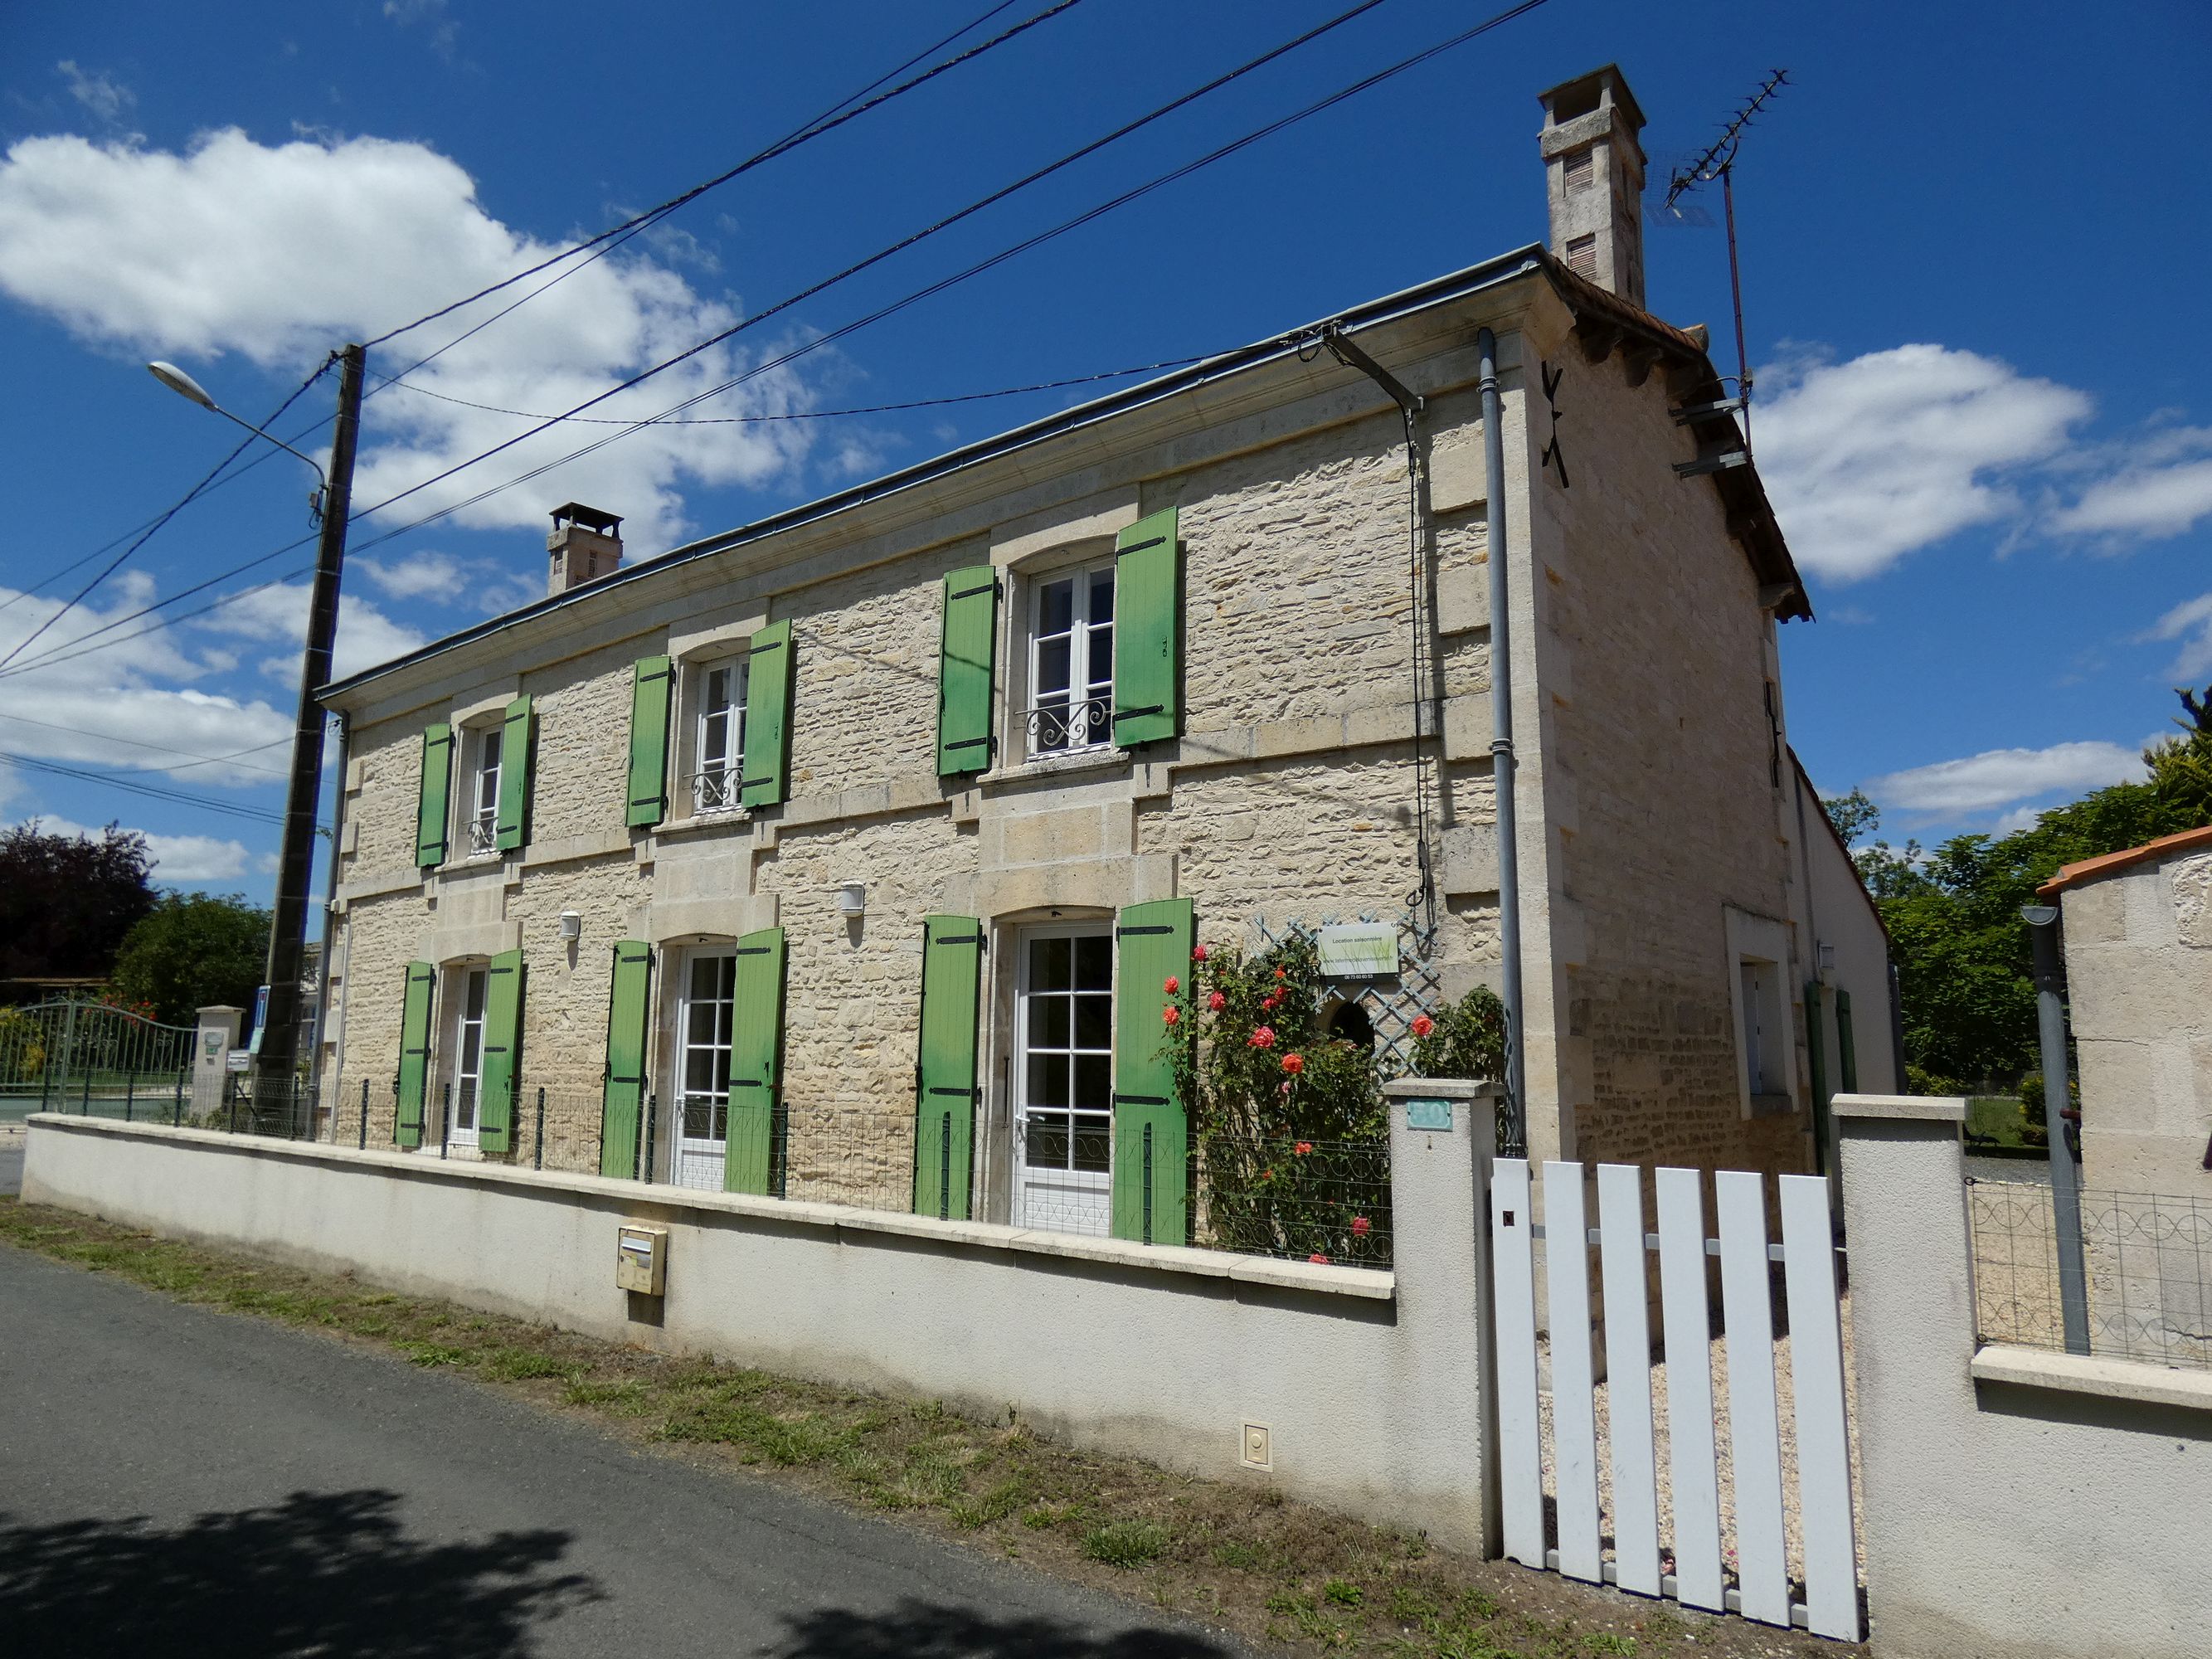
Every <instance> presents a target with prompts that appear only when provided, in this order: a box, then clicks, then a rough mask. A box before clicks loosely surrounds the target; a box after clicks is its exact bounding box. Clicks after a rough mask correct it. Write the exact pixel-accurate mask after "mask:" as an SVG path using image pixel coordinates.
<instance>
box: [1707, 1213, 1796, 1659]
mask: <svg viewBox="0 0 2212 1659" xmlns="http://www.w3.org/2000/svg"><path fill="white" fill-rule="evenodd" d="M1765 1188H1766V1182H1765V1178H1764V1177H1763V1176H1759V1175H1758V1174H1757V1173H1755V1172H1753V1171H1751V1170H1720V1171H1718V1172H1717V1173H1716V1174H1715V1175H1714V1176H1713V1196H1714V1207H1715V1209H1716V1210H1717V1212H1718V1218H1719V1221H1720V1236H1721V1310H1722V1314H1723V1317H1724V1318H1725V1319H1726V1320H1727V1321H1728V1374H1729V1375H1728V1395H1729V1448H1730V1450H1731V1453H1732V1455H1733V1459H1734V1462H1735V1565H1736V1577H1737V1581H1738V1589H1739V1590H1740V1592H1741V1595H1742V1598H1743V1615H1744V1617H1745V1618H1747V1619H1756V1620H1759V1621H1760V1622H1761V1623H1762V1624H1768V1625H1780V1626H1784V1628H1787V1627H1788V1626H1789V1624H1790V1563H1789V1557H1788V1554H1787V1552H1786V1550H1785V1548H1784V1542H1783V1535H1782V1431H1781V1424H1780V1421H1779V1419H1778V1416H1777V1413H1776V1411H1775V1405H1774V1305H1773V1301H1772V1298H1771V1296H1770V1294H1769V1292H1768V1289H1767V1273H1766V1261H1767V1258H1766V1191H1765Z"/></svg>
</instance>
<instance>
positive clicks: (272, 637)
mask: <svg viewBox="0 0 2212 1659" xmlns="http://www.w3.org/2000/svg"><path fill="white" fill-rule="evenodd" d="M307 600H308V589H307V584H306V583H304V582H284V583H280V584H278V585H277V586H274V587H263V588H258V589H255V590H253V591H251V592H245V593H241V594H240V595H239V596H238V597H237V598H236V599H230V600H228V601H226V602H225V603H224V604H222V605H220V606H218V607H217V608H216V609H215V610H213V611H210V612H208V614H207V615H206V616H205V617H201V618H200V619H199V620H198V621H197V623H195V624H194V625H195V626H196V627H199V628H204V629H210V630H211V631H213V632H216V633H219V634H229V635H236V636H237V637H239V638H241V639H248V640H266V641H274V642H276V643H281V644H282V645H283V646H285V647H287V649H286V650H285V651H283V653H279V654H278V655H276V656H273V657H267V658H264V659H263V660H262V663H261V671H262V672H263V673H264V674H267V675H269V676H270V678H274V679H276V680H279V681H282V682H283V683H284V684H289V685H292V686H297V685H298V684H299V683H300V653H301V650H302V649H303V647H304V642H305V641H306V639H307ZM422 641H423V636H422V635H420V634H418V633H416V631H415V630H414V629H411V628H409V627H407V626H406V625H405V624H404V623H396V622H394V621H392V618H391V617H387V616H386V615H385V614H384V612H382V611H379V610H378V609H377V608H376V607H375V606H374V605H371V604H370V603H369V602H368V600H367V599H356V597H354V596H353V595H352V594H350V593H348V594H344V595H343V596H342V597H341V598H340V599H339V600H338V631H337V639H336V640H335V641H333V642H332V644H331V678H333V679H343V678H346V677H347V676H348V675H349V674H357V673H359V672H360V671H362V669H364V668H373V667H374V666H375V665H377V664H378V663H380V662H389V661H391V660H392V658H394V657H399V656H404V655H405V654H406V653H408V652H410V651H412V650H414V649H415V647H417V646H419V645H421V644H422Z"/></svg>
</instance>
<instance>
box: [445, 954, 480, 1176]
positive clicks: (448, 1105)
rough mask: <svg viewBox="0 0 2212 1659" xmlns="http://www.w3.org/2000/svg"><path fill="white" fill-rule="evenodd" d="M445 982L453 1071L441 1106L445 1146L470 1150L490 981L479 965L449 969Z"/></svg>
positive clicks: (474, 1139)
mask: <svg viewBox="0 0 2212 1659" xmlns="http://www.w3.org/2000/svg"><path fill="white" fill-rule="evenodd" d="M447 986H448V990H447V1001H448V1004H449V1006H451V1007H452V1009H453V1030H452V1032H451V1034H450V1042H451V1046H450V1047H448V1048H447V1050H446V1052H447V1054H451V1055H453V1076H452V1078H451V1079H450V1082H449V1088H450V1091H451V1092H450V1095H449V1097H448V1098H447V1100H446V1101H445V1102H443V1103H442V1104H443V1106H444V1108H445V1110H446V1114H447V1117H446V1122H445V1127H444V1133H445V1144H446V1145H447V1146H449V1147H452V1146H460V1147H469V1146H475V1145H476V1144H477V1103H478V1098H479V1097H480V1095H481V1094H482V1092H483V1048H484V998H485V995H486V992H487V987H488V986H489V975H488V971H487V970H486V969H484V968H483V967H482V966H480V965H479V966H475V967H468V968H455V969H451V970H449V973H448V977H447Z"/></svg>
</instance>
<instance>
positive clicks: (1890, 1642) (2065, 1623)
mask: <svg viewBox="0 0 2212 1659" xmlns="http://www.w3.org/2000/svg"><path fill="white" fill-rule="evenodd" d="M1965 1110H1966V1103H1964V1102H1963V1101H1960V1100H1943V1099H1931V1098H1909V1097H1894V1096H1863V1095H1839V1096H1838V1097H1836V1101H1835V1114H1836V1121H1837V1127H1838V1132H1839V1137H1840V1139H1841V1143H1842V1174H1843V1186H1844V1214H1845V1219H1846V1225H1847V1229H1848V1237H1849V1239H1850V1289H1851V1308H1850V1320H1851V1333H1852V1337H1853V1347H1854V1349H1855V1351H1856V1367H1857V1381H1858V1435H1859V1452H1860V1462H1861V1466H1862V1468H1863V1494H1862V1496H1863V1516H1864V1519H1865V1537H1866V1566H1867V1588H1868V1612H1869V1624H1870V1626H1871V1637H1870V1639H1871V1641H1872V1643H1873V1645H1874V1650H1875V1653H1876V1654H1877V1655H1878V1656H1881V1659H1982V1656H1988V1659H1997V1656H2003V1659H2196V1656H2201V1655H2203V1654H2204V1653H2206V1652H2207V1651H2212V1377H2208V1376H2207V1374H2206V1373H2203V1372H2201V1371H2199V1372H2194V1373H2191V1372H2187V1371H2181V1370H2167V1369H2166V1368H2164V1367H2161V1366H2157V1365H2151V1364H2142V1363H2140V1362H2137V1361H2133V1360H2118V1359H2110V1360H2108V1359H2087V1358H2071V1357H2069V1356H2068V1355H2065V1354H2059V1353H2047V1352H2040V1351H2039V1350H2035V1349H2031V1348H2020V1347H1994V1346H1993V1347H1985V1348H1983V1349H1981V1350H1980V1351H1979V1352H1977V1351H1976V1348H1975V1339H1974V1314H1973V1309H1974V1300H1973V1285H1972V1273H1971V1261H1972V1258H1971V1255H1970V1252H1969V1249H1968V1238H1967V1220H1966V1186H1965V1169H1964V1166H1963V1164H1962V1162H1961V1157H1960V1141H1959V1133H1960V1123H1961V1121H1962V1119H1963V1118H1964V1115H1965Z"/></svg>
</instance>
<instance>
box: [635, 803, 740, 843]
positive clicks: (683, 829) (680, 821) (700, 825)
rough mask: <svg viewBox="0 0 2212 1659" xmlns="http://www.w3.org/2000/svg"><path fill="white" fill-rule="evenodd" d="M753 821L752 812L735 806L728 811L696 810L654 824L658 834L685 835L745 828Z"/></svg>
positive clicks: (654, 831) (655, 833)
mask: <svg viewBox="0 0 2212 1659" xmlns="http://www.w3.org/2000/svg"><path fill="white" fill-rule="evenodd" d="M752 821H753V815H752V813H751V812H750V811H748V810H747V809H746V808H744V807H742V806H733V807H732V808H730V809H729V810H728V811H726V812H694V813H692V814H690V816H689V817H680V818H670V819H668V820H667V821H666V822H665V823H659V824H656V825H654V826H653V834H654V835H656V836H684V835H690V834H692V833H694V832H701V833H703V832H705V831H707V830H710V829H745V828H746V827H747V826H749V825H750V823H752Z"/></svg>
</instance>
